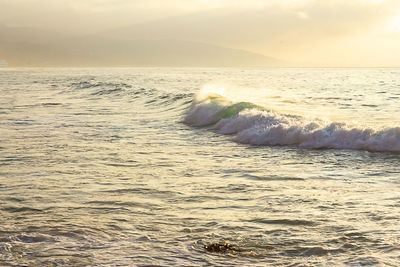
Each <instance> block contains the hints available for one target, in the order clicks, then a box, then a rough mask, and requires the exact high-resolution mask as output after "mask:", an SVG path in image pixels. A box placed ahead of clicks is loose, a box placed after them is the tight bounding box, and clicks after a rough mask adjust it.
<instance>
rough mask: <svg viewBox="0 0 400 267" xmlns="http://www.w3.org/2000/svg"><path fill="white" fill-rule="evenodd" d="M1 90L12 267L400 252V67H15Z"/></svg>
mask: <svg viewBox="0 0 400 267" xmlns="http://www.w3.org/2000/svg"><path fill="white" fill-rule="evenodd" d="M202 88H203V89H202ZM222 88H224V90H222ZM199 91H202V93H200V94H199ZM0 93H1V98H0V203H1V204H0V225H1V228H0V265H2V266H3V265H6V266H7V265H17V266H42V265H45V264H49V265H73V266H85V265H86V266H87V265H90V266H104V265H122V266H126V265H138V266H140V265H148V264H153V265H162V266H165V265H178V266H179V265H181V266H193V265H230V266H234V265H236V266H243V265H255V266H257V265H258V266H265V265H273V266H288V265H292V266H302V265H307V266H309V265H316V266H320V265H350V266H359V265H379V266H382V265H388V266H398V263H399V262H400V226H399V223H398V222H399V220H400V190H399V189H400V183H399V181H400V168H399V161H400V154H399V150H397V148H398V146H399V144H400V135H399V134H398V133H399V128H398V127H399V125H400V121H399V118H400V116H399V115H400V109H399V105H398V101H399V98H400V70H399V69H168V68H149V69H7V70H1V71H0ZM215 93H219V94H222V95H223V98H222V97H221V98H219V100H218V102H213V103H214V104H212V108H215V109H214V111H215V110H217V113H215V112H214V113H213V112H211V113H210V112H209V110H210V106H207V105H208V104H210V102H207V101H209V99H210V96H212V95H213V94H215ZM201 95H203V96H201ZM201 97H203V100H204V99H205V101H206V102H201V103H200V107H201V112H200V113H199V111H198V110H196V107H197V108H198V107H199V102H196V101H198V99H199V98H201ZM221 99H222V100H221ZM238 102H246V103H251V104H252V105H255V106H256V107H257V111H254V110H253V111H252V112H253V113H254V112H261V113H257V116H258V117H257V119H254V118H255V117H254V116H253V115H254V114H253V115H249V114H248V113H249V108H245V109H243V110H235V111H234V112H233V113H229V114H228V115H227V114H225V115H224V116H223V117H221V116H222V115H221V113H219V111H218V110H219V108H221V107H222V109H226V108H227V107H230V106H231V105H234V103H238ZM258 107H261V108H258ZM204 110H206V113H207V114H208V115H207V116H211V117H210V118H211V121H210V122H209V123H207V126H201V125H203V124H201V123H200V124H199V123H197V122H199V121H197V120H191V119H193V117H190V114H194V113H195V114H196V116H195V119H201V120H203V119H204V118H205V117H204V112H203V111H204ZM260 110H261V111H260ZM211 111H213V110H211ZM250 111H251V110H250ZM193 112H194V113H193ZM268 112H270V113H268ZM271 112H272V113H271ZM266 113H268V114H273V116H272V117H271V118H272V119H273V120H275V121H274V124H271V125H273V126H274V127H275V126H276V127H278V128H279V129H283V130H285V131H284V132H280V135H279V136H281V135H282V134H283V133H285V134H286V133H289V131H286V130H288V129H294V128H293V127H294V126H296V127H298V128H296V129H300V130H299V131H297V132H296V133H297V134H298V133H301V134H303V135H301V134H298V136H296V138H297V139H296V138H295V139H279V140H280V142H276V143H273V142H272V141H271V140H275V139H271V135H270V133H271V129H272V128H271V125H268V124H267V123H266V120H265V118H266V115H265V114H266ZM252 116H253V117H252ZM288 116H289V117H290V118H295V119H294V120H290V122H288V119H287V118H288ZM282 117H284V118H285V119H286V121H284V120H283V119H282ZM272 119H270V120H269V122H270V121H271V120H272ZM279 119H280V120H279ZM250 120H253V121H256V123H255V124H251V123H249V121H250ZM305 121H307V123H309V122H311V123H317V124H318V125H319V126H318V127H320V128H318V129H320V130H321V129H322V130H321V131H322V133H323V135H322V137H320V135H319V137H318V138H322V139H321V140H322V141H324V142H325V143H323V145H319V146H318V145H310V143H307V144H308V145H307V144H306V143H304V142H300V141H304V140H303V139H301V138H304V136H308V135H306V133H307V134H310V132H307V131H306V130H305V129H306V128H304V125H307V124H306V123H303V122H305ZM184 122H186V123H184ZM227 122H230V124H229V125H230V127H233V128H229V130H231V131H223V130H222V128H221V127H220V126H218V124H220V125H221V124H224V125H227V124H226V123H227ZM299 122H301V123H299ZM290 123H294V124H290ZM324 123H325V124H324ZM332 123H334V124H335V125H336V124H338V125H339V126H338V128H335V129H334V130H333V131H331V132H327V131H326V130H325V131H324V129H325V128H323V127H324V125H330V124H332ZM243 125H245V126H246V127H247V128H246V127H244V126H243ZM288 125H289V126H288ZM321 125H323V126H321ZM200 126H201V127H200ZM286 126H288V127H286ZM285 127H286V128H285ZM302 127H303V128H302ZM224 129H225V130H226V129H227V128H224ZM232 129H234V131H233V130H232ZM365 129H369V132H368V134H364V135H354V133H358V132H357V131H362V130H365ZM243 131H245V132H243ZM382 131H383V132H384V133H390V134H391V135H382V134H381V135H376V133H377V132H378V133H379V132H381V133H382ZM338 132H339V133H341V134H343V135H342V137H343V138H349V134H348V133H353V135H351V138H350V139H346V140H347V141H346V142H342V143H341V144H344V145H342V146H333V145H332V144H333V143H332V142H333V141H335V142H336V141H338V139H335V140H333V141H332V139H329V142H331V141H332V142H331V143H329V142H328V141H327V140H328V139H326V138H328V137H332V136H336V135H337V133H338ZM248 133H252V134H253V135H252V137H254V133H259V134H258V135H257V138H256V139H246V140H250V141H246V142H245V141H243V140H244V139H241V138H240V137H241V136H243V135H245V134H248ZM374 134H375V135H374ZM315 135H316V134H314V133H313V132H311V135H310V136H313V137H315ZM354 136H356V137H354ZM371 136H372V137H373V138H372V139H371ZM299 138H300V139H299ZM307 138H308V137H307ZM354 138H356V139H354ZM385 138H386V139H385ZM251 140H257V141H258V142H252V141H251ZM282 140H283V141H282ZM285 140H286V141H285ZM287 140H290V142H289V141H287ZM293 140H297V141H296V142H294V141H293ZM299 140H300V141H299ZM307 140H308V141H310V139H307ZM313 140H314V139H313ZM321 140H319V141H321ZM361 141H362V142H364V143H363V144H364V145H363V146H354V145H352V144H354V142H361ZM285 142H286V143H285ZM368 142H370V143H368ZM371 142H372V143H373V145H374V146H372V145H370V144H371ZM389 142H390V146H387V145H386V146H385V144H388V143H389ZM365 143H367V144H368V145H365ZM318 144H321V143H318ZM334 144H336V143H334ZM376 148H379V149H376ZM225 241H227V242H229V243H231V244H233V245H235V246H236V247H238V248H240V250H238V251H227V252H225V253H217V252H210V251H207V250H206V249H205V245H209V244H213V243H217V242H225Z"/></svg>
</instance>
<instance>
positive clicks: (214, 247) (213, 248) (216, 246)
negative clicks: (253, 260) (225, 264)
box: [204, 242, 241, 253]
mask: <svg viewBox="0 0 400 267" xmlns="http://www.w3.org/2000/svg"><path fill="white" fill-rule="evenodd" d="M204 248H205V249H206V250H207V251H209V252H217V253H228V252H240V251H241V249H240V248H238V247H237V246H235V245H232V244H229V243H228V242H224V243H212V244H209V245H205V246H204Z"/></svg>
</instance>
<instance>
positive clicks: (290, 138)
mask: <svg viewBox="0 0 400 267" xmlns="http://www.w3.org/2000/svg"><path fill="white" fill-rule="evenodd" d="M184 123H186V124H188V125H191V126H197V127H200V126H210V125H212V126H213V128H214V129H215V130H216V131H217V132H218V133H220V134H225V135H228V134H229V135H234V136H235V137H234V139H233V140H234V141H236V142H238V143H244V144H252V145H271V146H298V147H302V148H315V149H331V148H332V149H353V150H366V151H389V152H400V127H394V128H386V129H380V130H376V129H373V128H369V127H366V128H362V127H360V126H353V125H349V124H346V123H342V122H331V121H327V120H323V119H318V118H313V119H309V118H306V117H303V116H298V115H292V114H283V113H279V112H275V111H271V110H267V109H265V108H263V107H260V106H257V105H255V104H253V103H250V102H238V103H234V102H232V101H230V100H228V99H227V98H225V97H223V96H221V95H218V94H215V93H211V94H208V95H207V96H203V97H201V98H195V99H194V100H193V103H192V106H191V108H190V109H189V111H188V112H187V114H186V117H185V118H184Z"/></svg>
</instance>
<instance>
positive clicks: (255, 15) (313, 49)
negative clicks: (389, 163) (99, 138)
mask: <svg viewBox="0 0 400 267" xmlns="http://www.w3.org/2000/svg"><path fill="white" fill-rule="evenodd" d="M399 18H400V1H398V0H324V1H321V0H265V1H263V0H247V1H242V0H152V1H149V0H0V23H3V24H6V25H9V26H24V27H33V28H38V29H42V30H50V31H53V32H58V34H61V35H62V34H64V35H69V36H71V34H72V35H73V34H75V35H86V34H98V35H102V36H106V37H113V38H120V39H121V38H122V39H135V40H141V39H142V40H145V39H147V40H157V39H158V40H160V39H174V40H186V41H198V42H204V43H210V44H217V45H221V46H225V47H231V48H239V49H246V50H249V51H252V52H257V53H262V54H265V55H268V56H272V57H277V58H281V59H284V60H289V61H296V62H303V63H306V64H317V65H324V64H325V65H337V64H338V65H357V64H359V63H362V64H367V65H368V64H369V65H382V64H383V65H399V63H397V62H400V55H398V54H399V53H397V48H396V46H397V45H399V39H400V19H399ZM0 37H1V36H0ZM0 40H1V38H0Z"/></svg>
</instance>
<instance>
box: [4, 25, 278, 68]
mask: <svg viewBox="0 0 400 267" xmlns="http://www.w3.org/2000/svg"><path fill="white" fill-rule="evenodd" d="M0 58H4V59H6V60H7V61H8V62H9V65H10V66H188V67H203V66H204V67H205V66H209V67H228V66H233V67H234V66H241V67H263V66H278V65H281V64H282V62H280V61H279V60H276V59H273V58H270V57H267V56H264V55H261V54H256V53H252V52H248V51H245V50H240V49H231V48H226V47H222V46H217V45H212V44H207V43H202V42H192V41H183V40H177V39H160V40H137V39H135V40H134V39H131V38H126V39H124V38H122V37H116V36H114V37H108V36H99V35H87V36H75V37H72V36H67V37H64V36H63V35H62V34H52V33H48V32H43V31H38V30H35V29H29V28H7V27H5V26H1V27H0Z"/></svg>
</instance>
